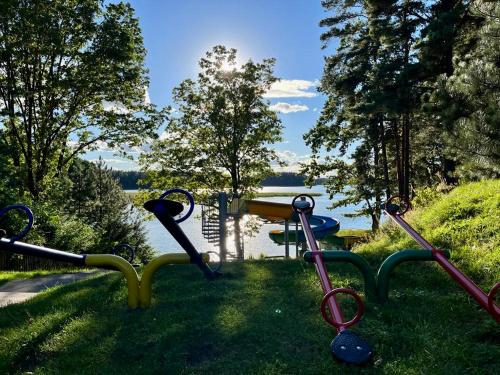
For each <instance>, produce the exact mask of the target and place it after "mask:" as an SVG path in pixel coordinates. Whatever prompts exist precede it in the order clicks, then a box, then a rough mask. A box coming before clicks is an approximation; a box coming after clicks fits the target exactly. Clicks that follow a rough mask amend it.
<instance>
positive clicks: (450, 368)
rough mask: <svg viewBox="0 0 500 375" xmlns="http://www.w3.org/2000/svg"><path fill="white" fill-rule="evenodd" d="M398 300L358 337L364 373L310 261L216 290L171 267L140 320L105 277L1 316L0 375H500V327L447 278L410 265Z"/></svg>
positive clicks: (351, 279)
mask: <svg viewBox="0 0 500 375" xmlns="http://www.w3.org/2000/svg"><path fill="white" fill-rule="evenodd" d="M328 266H329V267H328V268H329V270H330V274H331V276H332V281H333V284H334V286H350V287H353V288H354V289H355V290H357V291H359V292H361V291H362V290H363V289H362V281H361V276H360V275H359V274H358V272H357V270H356V269H355V268H353V267H352V266H351V265H333V264H332V265H328ZM443 286H444V287H443ZM391 291H393V292H392V295H391V302H390V303H388V304H387V305H384V306H379V305H373V304H369V305H367V311H366V314H365V316H364V318H363V320H362V321H361V322H360V324H359V325H357V326H356V327H355V330H356V331H357V332H359V334H360V335H362V336H363V337H365V338H366V339H367V340H368V341H369V342H370V343H371V344H372V345H373V346H374V349H375V353H376V355H375V360H374V363H372V364H370V365H368V366H367V367H366V368H354V367H348V366H345V365H341V364H338V363H336V362H334V361H333V360H332V359H331V356H330V352H329V345H330V342H331V340H332V338H333V337H334V335H335V332H334V330H333V329H332V328H331V327H330V326H328V325H327V324H326V323H325V322H324V321H323V320H322V318H321V316H320V313H319V302H320V301H321V298H322V293H321V288H320V285H319V281H318V279H317V277H316V275H315V272H314V267H313V266H312V265H308V264H305V263H303V262H301V261H281V260H276V261H253V262H246V263H233V264H228V265H227V266H225V275H224V276H223V277H222V278H221V279H219V280H216V281H213V282H207V281H206V280H204V279H203V277H202V275H201V274H200V272H199V270H198V269H196V268H195V267H193V266H169V267H164V268H161V269H160V270H159V271H158V273H157V275H156V277H155V283H154V285H153V303H152V306H151V308H149V309H146V310H135V311H131V310H129V309H128V308H127V307H126V287H125V282H124V281H123V280H122V279H121V278H120V277H119V276H118V275H105V276H100V277H97V278H95V279H92V280H88V281H82V282H79V283H77V284H73V285H69V286H65V287H62V288H57V289H53V290H51V291H49V292H47V293H45V294H44V295H41V296H39V297H37V298H36V299H35V300H33V301H30V302H29V303H25V304H22V305H17V306H11V307H8V308H5V309H2V310H1V316H0V327H2V328H1V330H2V339H1V341H0V351H1V353H0V355H1V357H0V360H1V364H0V373H16V372H19V373H22V372H24V371H39V372H41V373H44V372H46V373H72V374H75V373H79V374H96V373H105V374H119V373H121V374H128V373H162V374H240V373H253V374H332V373H334V374H335V373H358V372H359V373H365V372H367V373H393V374H398V373H399V374H400V373H426V374H427V373H443V374H445V373H454V374H455V373H456V374H460V373H479V374H481V373H485V374H486V373H494V370H495V368H497V366H498V365H499V363H498V361H499V360H498V356H497V355H496V354H495V353H497V352H498V342H497V341H496V339H495V337H498V334H499V333H500V332H499V331H498V326H497V325H496V324H495V323H494V322H492V321H491V319H490V318H489V317H488V316H487V315H486V314H485V313H481V312H479V311H478V308H477V307H476V306H475V304H474V302H473V301H468V300H467V298H466V297H464V294H463V293H462V292H461V291H460V290H457V288H456V287H454V285H453V284H452V283H451V281H450V280H448V279H447V275H445V274H443V273H442V272H441V270H440V269H437V268H436V267H434V266H433V265H430V264H425V265H424V264H418V265H416V264H407V265H404V266H402V267H400V268H398V270H397V272H396V273H395V274H394V278H393V279H392V284H391ZM343 306H344V305H343ZM345 306H346V308H345V311H346V317H348V316H349V315H350V313H352V306H350V305H349V304H345ZM30 319H31V323H30Z"/></svg>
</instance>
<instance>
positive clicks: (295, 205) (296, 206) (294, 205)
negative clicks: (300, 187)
mask: <svg viewBox="0 0 500 375" xmlns="http://www.w3.org/2000/svg"><path fill="white" fill-rule="evenodd" d="M299 198H300V199H301V198H309V199H310V201H311V205H309V202H306V203H307V205H305V204H304V207H300V206H301V204H300V202H305V200H300V201H299V202H297V200H298V199H299ZM315 206H316V202H315V201H314V198H313V197H312V196H310V195H309V194H299V195H297V196H296V197H295V198H293V200H292V208H293V211H294V212H297V213H299V212H305V213H308V212H312V211H313V210H314V207H315Z"/></svg>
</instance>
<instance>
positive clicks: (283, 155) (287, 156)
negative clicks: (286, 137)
mask: <svg viewBox="0 0 500 375" xmlns="http://www.w3.org/2000/svg"><path fill="white" fill-rule="evenodd" d="M276 155H277V156H278V157H279V158H280V159H281V160H282V161H284V162H285V163H286V164H287V165H286V166H284V167H281V166H279V165H274V166H273V169H274V170H275V171H277V172H296V173H297V172H299V169H300V163H307V162H309V161H310V160H311V155H298V154H297V153H295V152H293V151H290V150H284V151H276Z"/></svg>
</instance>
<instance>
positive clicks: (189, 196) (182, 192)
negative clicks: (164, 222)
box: [159, 189, 194, 224]
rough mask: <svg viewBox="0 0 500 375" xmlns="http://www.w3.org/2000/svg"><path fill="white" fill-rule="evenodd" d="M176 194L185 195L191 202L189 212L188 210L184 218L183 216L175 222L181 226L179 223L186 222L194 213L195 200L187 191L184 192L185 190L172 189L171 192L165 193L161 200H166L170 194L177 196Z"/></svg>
mask: <svg viewBox="0 0 500 375" xmlns="http://www.w3.org/2000/svg"><path fill="white" fill-rule="evenodd" d="M175 193H180V194H184V195H185V196H186V198H187V199H188V201H189V210H188V212H187V213H186V214H185V215H184V216H182V217H181V218H180V219H176V220H175V222H176V223H177V224H179V223H182V222H183V221H184V220H186V219H187V218H188V217H189V216H191V214H192V213H193V210H194V198H193V196H192V195H191V194H190V193H189V192H188V191H186V190H183V189H170V190H167V191H165V192H164V193H163V194H162V195H160V198H159V199H165V198H166V197H167V196H169V195H170V194H175Z"/></svg>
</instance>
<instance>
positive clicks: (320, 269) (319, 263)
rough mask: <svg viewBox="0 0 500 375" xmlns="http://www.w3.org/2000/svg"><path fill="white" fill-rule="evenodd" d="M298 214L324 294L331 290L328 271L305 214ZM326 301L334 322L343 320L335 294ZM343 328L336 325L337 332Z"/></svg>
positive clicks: (343, 328)
mask: <svg viewBox="0 0 500 375" xmlns="http://www.w3.org/2000/svg"><path fill="white" fill-rule="evenodd" d="M298 214H299V217H300V222H301V223H302V229H303V230H304V234H305V235H306V240H307V244H308V245H309V250H311V253H312V254H313V258H314V266H315V268H316V272H317V273H318V276H319V279H320V281H321V287H322V289H323V293H325V295H326V294H327V293H329V292H331V291H332V290H333V287H332V283H331V282H330V278H329V277H328V272H327V270H326V266H325V264H324V263H323V258H322V255H321V253H320V252H319V249H318V246H317V244H316V239H315V238H314V234H313V232H312V230H311V227H310V226H309V224H308V222H307V215H306V213H305V212H303V211H302V212H300V211H299V212H298ZM327 303H328V307H329V309H330V312H331V314H332V316H333V319H334V320H335V321H336V322H339V323H342V322H343V321H344V316H343V315H342V311H341V310H340V306H339V304H338V302H337V300H336V299H335V296H332V298H329V299H328V301H327ZM345 329H346V327H344V326H342V325H341V326H339V327H338V329H337V330H338V332H342V331H344V330H345Z"/></svg>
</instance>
